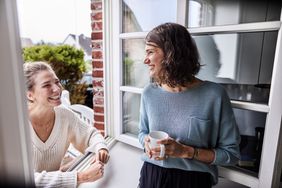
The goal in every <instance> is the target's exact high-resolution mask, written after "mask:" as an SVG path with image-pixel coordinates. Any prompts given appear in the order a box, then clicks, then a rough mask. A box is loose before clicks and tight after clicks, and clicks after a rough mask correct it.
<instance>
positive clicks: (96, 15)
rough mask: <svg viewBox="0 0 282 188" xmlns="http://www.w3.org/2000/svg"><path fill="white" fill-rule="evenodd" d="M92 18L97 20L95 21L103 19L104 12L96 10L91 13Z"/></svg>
mask: <svg viewBox="0 0 282 188" xmlns="http://www.w3.org/2000/svg"><path fill="white" fill-rule="evenodd" d="M91 18H92V20H95V21H100V20H102V19H103V14H102V12H94V13H92V14H91Z"/></svg>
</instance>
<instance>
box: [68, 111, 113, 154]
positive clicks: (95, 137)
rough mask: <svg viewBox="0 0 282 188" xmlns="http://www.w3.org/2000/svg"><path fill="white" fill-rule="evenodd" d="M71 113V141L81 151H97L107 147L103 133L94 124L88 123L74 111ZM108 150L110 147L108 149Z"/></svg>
mask: <svg viewBox="0 0 282 188" xmlns="http://www.w3.org/2000/svg"><path fill="white" fill-rule="evenodd" d="M71 113H72V114H71V115H70V116H71V117H70V120H69V122H70V124H71V136H70V138H71V143H72V144H73V145H74V147H75V148H77V149H78V150H79V151H81V152H82V153H84V151H90V152H95V153H97V152H98V151H99V150H100V149H107V145H106V143H105V139H104V137H103V136H102V134H101V133H100V132H99V131H98V130H97V129H96V128H95V127H93V126H89V125H86V124H85V123H84V122H83V121H82V120H81V119H80V118H79V117H77V116H76V115H75V114H74V113H73V112H71ZM107 150H108V149H107Z"/></svg>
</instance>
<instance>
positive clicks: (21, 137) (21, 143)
mask: <svg viewBox="0 0 282 188" xmlns="http://www.w3.org/2000/svg"><path fill="white" fill-rule="evenodd" d="M0 40H1V43H0V49H1V50H0V57H1V60H0V61H1V62H0V80H1V81H0V87H1V97H0V104H1V105H0V120H1V124H0V130H1V131H0V140H1V142H0V163H1V164H0V165H1V172H0V176H1V178H0V181H7V182H0V183H9V184H11V185H13V184H14V183H15V184H21V185H22V186H23V187H30V186H32V185H33V184H34V178H33V165H32V163H31V160H30V159H31V147H30V142H31V141H30V136H29V124H28V120H27V104H26V98H25V92H24V91H25V87H24V86H25V84H24V80H23V77H24V76H23V67H22V65H23V61H22V57H21V45H20V35H19V28H18V15H17V6H16V0H0Z"/></svg>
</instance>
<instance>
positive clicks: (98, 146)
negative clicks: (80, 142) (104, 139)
mask: <svg viewBox="0 0 282 188" xmlns="http://www.w3.org/2000/svg"><path fill="white" fill-rule="evenodd" d="M100 149H106V150H108V148H107V145H106V144H104V143H98V144H95V145H92V146H89V147H88V148H87V149H86V150H85V151H86V152H92V153H98V152H99V150H100ZM108 151H109V150H108Z"/></svg>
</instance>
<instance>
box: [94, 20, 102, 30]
mask: <svg viewBox="0 0 282 188" xmlns="http://www.w3.org/2000/svg"><path fill="white" fill-rule="evenodd" d="M91 27H92V31H102V30H103V22H98V21H94V22H92V24H91Z"/></svg>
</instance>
